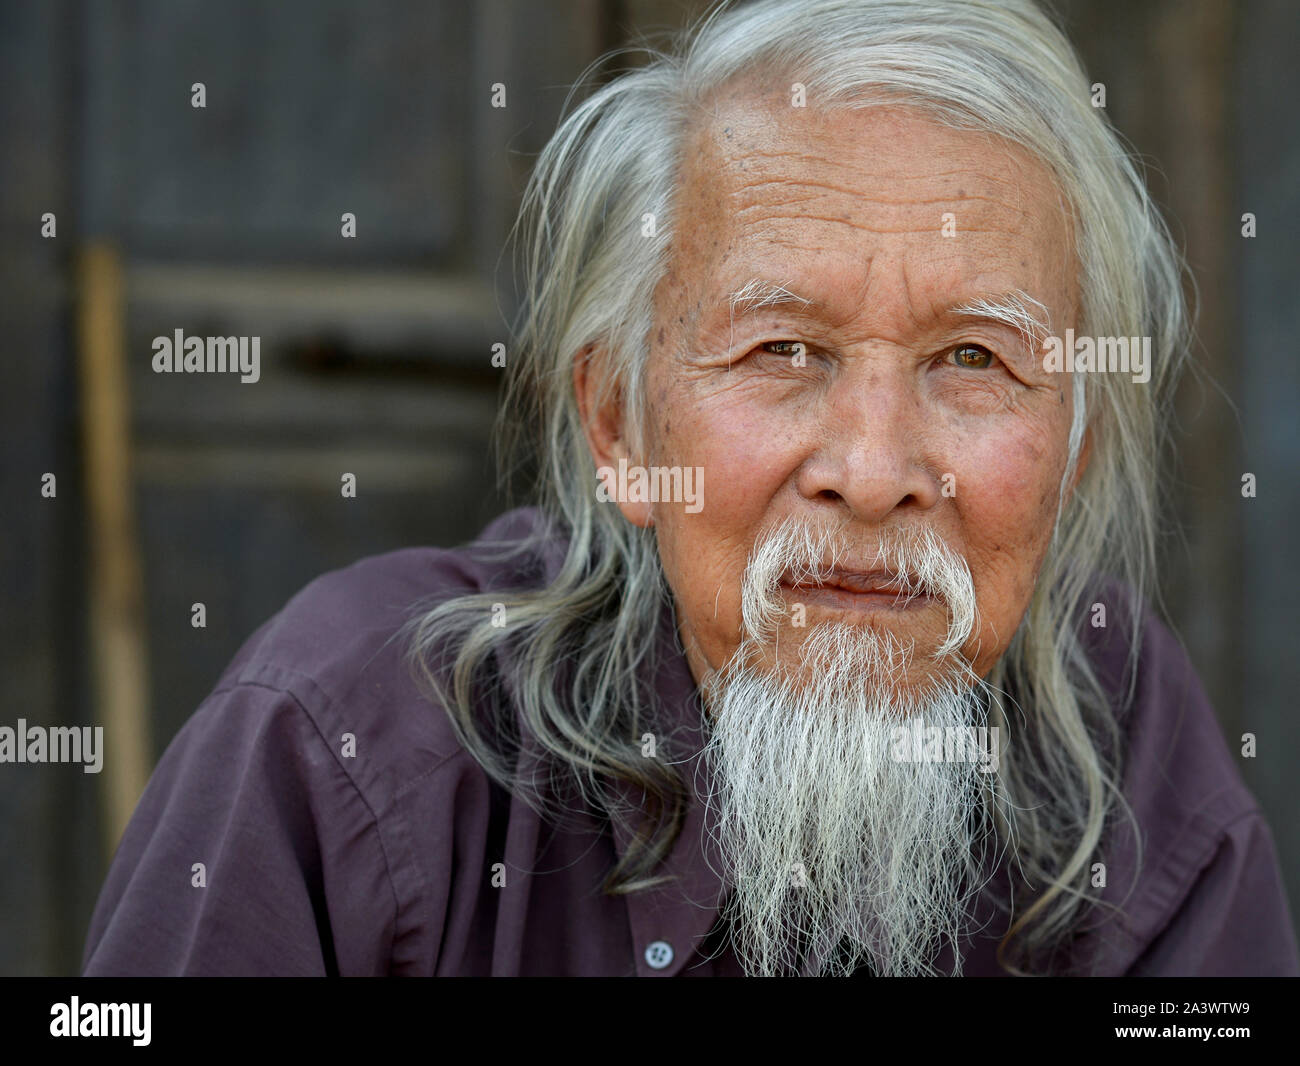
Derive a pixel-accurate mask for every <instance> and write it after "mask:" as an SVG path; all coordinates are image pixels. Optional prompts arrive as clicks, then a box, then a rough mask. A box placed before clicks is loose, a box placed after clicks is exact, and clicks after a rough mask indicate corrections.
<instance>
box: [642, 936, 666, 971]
mask: <svg viewBox="0 0 1300 1066" xmlns="http://www.w3.org/2000/svg"><path fill="white" fill-rule="evenodd" d="M645 961H646V963H647V964H648V965H649V966H650V967H651V968H652V969H655V970H662V969H663V968H664V967H665V966H671V965H672V961H673V946H672V945H671V944H670V943H668V941H667V940H656V941H655V942H654V943H652V944H650V945H649V946H648V947H647V948H646V949H645Z"/></svg>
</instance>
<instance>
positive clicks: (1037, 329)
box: [951, 289, 1052, 352]
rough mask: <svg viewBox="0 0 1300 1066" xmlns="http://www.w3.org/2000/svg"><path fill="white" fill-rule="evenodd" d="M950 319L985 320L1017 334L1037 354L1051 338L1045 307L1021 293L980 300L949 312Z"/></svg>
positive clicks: (1014, 290)
mask: <svg viewBox="0 0 1300 1066" xmlns="http://www.w3.org/2000/svg"><path fill="white" fill-rule="evenodd" d="M951 313H952V314H954V315H968V316H970V317H972V318H986V319H988V320H989V321H991V322H997V323H999V324H1001V325H1004V326H1010V327H1011V328H1012V329H1015V330H1017V331H1018V332H1019V333H1020V335H1021V336H1023V337H1024V338H1025V340H1026V341H1028V342H1029V345H1030V348H1031V350H1032V351H1035V352H1036V351H1038V349H1039V348H1041V347H1042V344H1043V342H1044V341H1045V340H1046V339H1047V338H1048V337H1049V336H1051V333H1052V328H1051V326H1050V325H1049V322H1050V320H1051V317H1052V316H1051V313H1050V312H1049V311H1048V310H1047V307H1046V305H1045V304H1043V303H1042V302H1041V301H1039V300H1035V299H1034V298H1033V297H1032V296H1030V295H1029V293H1027V292H1025V291H1024V290H1023V289H1012V290H1011V291H1010V292H1004V293H1001V294H999V295H996V296H981V297H980V298H979V299H976V300H972V301H971V302H970V303H967V304H962V305H961V306H960V307H954V308H952V309H951Z"/></svg>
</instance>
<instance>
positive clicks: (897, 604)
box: [781, 569, 932, 611]
mask: <svg viewBox="0 0 1300 1066" xmlns="http://www.w3.org/2000/svg"><path fill="white" fill-rule="evenodd" d="M781 587H782V588H783V589H785V590H786V591H787V593H788V594H789V596H790V598H791V599H793V600H795V601H797V602H801V603H815V604H818V605H821V606H825V607H834V608H838V609H840V610H848V611H879V610H909V611H911V610H918V609H920V608H922V607H926V606H928V605H929V603H930V601H931V599H932V597H931V596H930V595H929V594H928V593H926V592H923V591H919V590H918V591H915V592H913V593H912V594H911V595H909V594H908V592H907V589H906V587H905V586H904V585H903V584H902V583H901V582H900V581H899V579H898V576H897V575H896V574H893V573H890V572H889V571H885V570H839V569H837V570H833V571H831V572H830V573H829V574H827V575H826V576H825V577H824V578H821V579H820V580H810V579H804V580H802V581H798V582H794V581H790V580H788V579H783V580H782V581H781Z"/></svg>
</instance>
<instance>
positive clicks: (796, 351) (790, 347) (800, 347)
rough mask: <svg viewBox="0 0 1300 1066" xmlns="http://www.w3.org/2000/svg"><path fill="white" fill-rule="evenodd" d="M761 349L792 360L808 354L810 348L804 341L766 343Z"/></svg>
mask: <svg viewBox="0 0 1300 1066" xmlns="http://www.w3.org/2000/svg"><path fill="white" fill-rule="evenodd" d="M759 347H760V348H762V349H763V351H765V352H768V353H769V354H771V355H786V356H790V357H791V358H794V357H797V356H806V355H807V354H808V346H807V345H806V344H804V342H803V341H764V342H763V343H762V344H760V345H759Z"/></svg>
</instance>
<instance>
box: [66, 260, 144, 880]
mask: <svg viewBox="0 0 1300 1066" xmlns="http://www.w3.org/2000/svg"><path fill="white" fill-rule="evenodd" d="M77 280H78V286H77V293H78V299H77V341H78V345H77V346H78V354H79V359H78V362H79V372H80V379H81V398H82V446H83V468H84V474H85V485H86V514H87V523H88V529H87V540H88V544H89V549H90V565H89V575H88V576H89V589H88V598H89V609H90V610H89V614H90V642H91V656H92V662H93V672H94V683H95V685H94V691H95V703H96V710H97V713H96V720H97V722H98V723H99V724H100V725H102V726H103V727H104V768H103V772H102V773H101V775H100V785H101V788H102V790H103V792H102V804H103V832H104V840H105V844H106V854H109V855H111V854H112V853H113V851H114V849H116V847H117V844H118V841H119V840H120V839H121V837H122V832H123V830H125V828H126V825H127V822H128V821H129V820H130V817H131V813H132V811H134V809H135V805H136V803H137V802H138V800H139V798H140V795H141V793H142V792H143V791H144V786H145V784H146V782H147V781H148V778H149V770H150V764H151V762H152V759H151V756H150V741H149V713H148V710H149V690H148V677H149V674H148V665H147V663H148V657H147V646H146V638H145V616H144V583H143V579H142V573H141V566H140V557H139V546H138V542H137V538H136V524H135V510H134V500H135V493H134V484H133V482H132V478H131V437H130V435H131V413H130V412H131V409H130V401H129V396H128V390H127V368H126V361H125V351H124V350H125V322H124V317H125V293H124V285H123V280H122V265H121V261H120V260H119V258H118V255H117V253H116V251H115V250H114V249H113V248H112V247H110V246H109V245H106V244H91V245H88V246H87V247H86V248H84V249H83V250H82V253H81V255H80V257H79V260H78V263H77Z"/></svg>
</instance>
